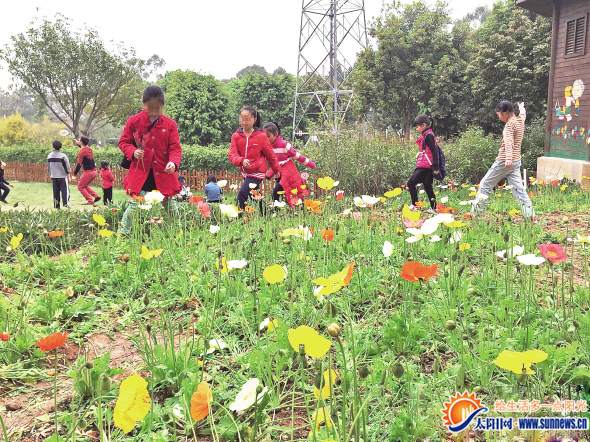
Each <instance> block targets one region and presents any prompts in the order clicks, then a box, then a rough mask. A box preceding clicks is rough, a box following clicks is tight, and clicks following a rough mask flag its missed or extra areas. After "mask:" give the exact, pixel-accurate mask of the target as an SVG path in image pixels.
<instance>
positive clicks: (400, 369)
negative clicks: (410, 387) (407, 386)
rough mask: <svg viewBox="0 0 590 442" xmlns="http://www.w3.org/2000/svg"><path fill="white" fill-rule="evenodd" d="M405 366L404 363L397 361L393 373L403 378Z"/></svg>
mask: <svg viewBox="0 0 590 442" xmlns="http://www.w3.org/2000/svg"><path fill="white" fill-rule="evenodd" d="M404 372H405V370H404V366H403V365H402V364H400V363H399V362H397V363H396V364H395V365H394V366H393V375H394V376H395V377H396V378H398V379H399V378H401V377H402V376H403V375H404Z"/></svg>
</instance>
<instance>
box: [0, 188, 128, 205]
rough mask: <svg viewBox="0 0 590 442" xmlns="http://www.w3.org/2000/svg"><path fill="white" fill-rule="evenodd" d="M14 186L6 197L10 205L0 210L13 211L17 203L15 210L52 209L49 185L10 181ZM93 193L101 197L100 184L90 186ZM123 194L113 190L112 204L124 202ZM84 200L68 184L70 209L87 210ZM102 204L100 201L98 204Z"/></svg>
mask: <svg viewBox="0 0 590 442" xmlns="http://www.w3.org/2000/svg"><path fill="white" fill-rule="evenodd" d="M95 183H96V181H95ZM11 184H12V185H13V186H14V187H13V188H12V189H11V191H10V194H9V195H8V201H9V202H10V205H8V206H6V205H2V206H0V210H6V209H13V208H14V204H16V203H18V206H17V209H23V208H30V209H51V208H53V190H52V188H51V183H21V182H18V181H12V182H11ZM92 188H93V189H94V191H95V192H96V193H97V194H98V195H99V196H100V197H102V188H101V187H100V184H98V185H94V186H92ZM125 198H126V197H125V193H124V192H123V190H121V189H114V192H113V202H115V203H116V202H118V201H121V200H124V199H125ZM85 202H86V200H85V199H84V198H83V197H82V195H81V194H80V192H79V191H78V188H77V187H76V183H70V207H71V208H73V209H88V208H89V206H85V205H84V203H85ZM99 204H102V201H101V202H100V203H99Z"/></svg>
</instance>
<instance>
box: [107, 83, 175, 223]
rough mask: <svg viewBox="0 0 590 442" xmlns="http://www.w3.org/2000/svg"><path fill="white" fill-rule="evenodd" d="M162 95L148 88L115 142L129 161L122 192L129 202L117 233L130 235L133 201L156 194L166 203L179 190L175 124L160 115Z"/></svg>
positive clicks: (158, 90)
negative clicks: (145, 195)
mask: <svg viewBox="0 0 590 442" xmlns="http://www.w3.org/2000/svg"><path fill="white" fill-rule="evenodd" d="M163 107H164V92H163V91H162V89H161V88H160V87H159V86H149V87H147V88H146V89H145V91H144V92H143V111H141V112H140V113H138V114H136V115H133V116H132V117H130V118H129V119H128V120H127V123H126V124H125V128H124V129H123V133H122V134H121V137H120V138H119V149H121V151H122V152H123V155H125V158H126V159H127V160H129V161H131V165H130V167H129V173H128V174H127V176H126V177H125V179H124V180H123V188H124V189H125V191H126V192H127V194H128V195H129V196H131V197H132V198H133V199H132V201H130V203H129V206H128V207H127V210H125V213H124V214H123V218H122V219H121V228H120V232H121V233H124V234H125V233H129V232H130V231H131V219H130V216H131V213H132V212H133V210H134V209H135V208H136V207H137V203H136V200H135V198H134V197H137V196H139V195H142V194H144V193H145V192H151V191H152V190H158V191H160V193H162V195H164V197H166V200H170V199H171V198H172V197H173V196H174V195H176V194H178V193H179V192H180V190H181V185H180V182H179V181H178V169H179V167H180V161H181V159H182V147H181V146H180V138H179V135H178V126H177V125H176V122H175V121H174V120H173V119H171V118H170V117H167V116H166V115H163V113H162V111H163Z"/></svg>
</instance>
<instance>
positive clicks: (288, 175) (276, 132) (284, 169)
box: [264, 123, 316, 207]
mask: <svg viewBox="0 0 590 442" xmlns="http://www.w3.org/2000/svg"><path fill="white" fill-rule="evenodd" d="M264 132H266V135H267V136H268V139H269V140H270V142H271V144H272V150H273V151H274V153H275V155H276V157H277V160H278V161H279V166H280V167H281V177H280V179H279V178H277V179H276V184H275V187H274V189H273V191H272V198H273V200H274V201H279V200H280V196H279V192H280V191H284V193H285V199H286V201H287V204H289V207H294V206H295V205H296V204H297V202H298V201H303V198H304V197H305V196H307V195H308V194H309V191H307V190H305V189H303V188H302V186H303V184H304V183H305V181H303V178H301V175H300V174H299V170H297V166H295V164H294V163H293V161H291V159H292V158H294V159H295V160H297V161H298V162H299V163H300V164H303V165H304V166H307V167H309V168H310V169H315V168H316V165H315V163H314V162H313V161H311V160H310V159H309V158H307V157H305V156H303V155H301V154H300V153H299V152H298V151H297V150H296V149H295V148H294V147H293V146H292V145H291V143H289V142H288V141H286V140H285V139H283V137H281V129H280V127H279V125H278V124H277V123H266V124H265V125H264ZM273 175H274V174H273V173H272V170H268V171H267V173H266V177H267V178H272V176H273Z"/></svg>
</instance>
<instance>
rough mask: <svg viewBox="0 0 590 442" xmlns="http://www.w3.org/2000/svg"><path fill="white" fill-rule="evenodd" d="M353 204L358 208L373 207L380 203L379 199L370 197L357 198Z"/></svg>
mask: <svg viewBox="0 0 590 442" xmlns="http://www.w3.org/2000/svg"><path fill="white" fill-rule="evenodd" d="M353 202H354V205H355V206H357V207H362V208H364V207H372V206H374V205H375V204H377V203H378V202H379V198H377V197H374V196H370V195H362V196H360V197H359V196H355V197H354V198H353Z"/></svg>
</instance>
